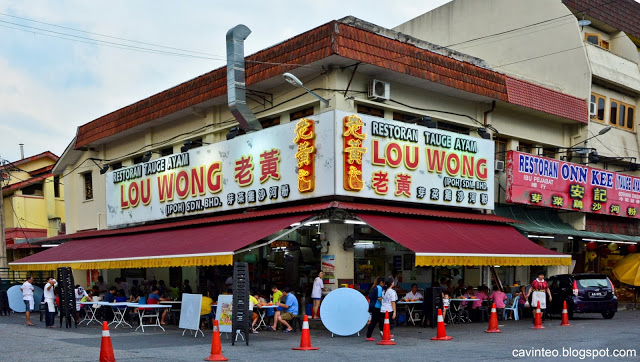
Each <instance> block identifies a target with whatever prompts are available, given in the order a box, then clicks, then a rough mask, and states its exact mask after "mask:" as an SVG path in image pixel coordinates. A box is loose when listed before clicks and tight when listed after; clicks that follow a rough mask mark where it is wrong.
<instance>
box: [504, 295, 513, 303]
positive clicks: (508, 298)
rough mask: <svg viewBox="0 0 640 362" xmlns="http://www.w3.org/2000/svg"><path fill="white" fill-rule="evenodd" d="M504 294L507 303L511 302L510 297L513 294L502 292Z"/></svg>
mask: <svg viewBox="0 0 640 362" xmlns="http://www.w3.org/2000/svg"><path fill="white" fill-rule="evenodd" d="M504 295H506V296H507V304H509V303H511V298H513V294H511V293H504Z"/></svg>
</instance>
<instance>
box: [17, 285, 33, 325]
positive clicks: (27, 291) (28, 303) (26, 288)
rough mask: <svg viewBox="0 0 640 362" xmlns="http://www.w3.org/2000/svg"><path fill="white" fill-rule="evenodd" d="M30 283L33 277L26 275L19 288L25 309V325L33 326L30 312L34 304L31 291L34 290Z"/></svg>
mask: <svg viewBox="0 0 640 362" xmlns="http://www.w3.org/2000/svg"><path fill="white" fill-rule="evenodd" d="M31 283H33V277H32V276H28V277H27V281H26V282H24V284H22V286H21V287H20V290H21V291H22V300H24V306H25V307H26V309H27V311H26V312H25V313H24V315H25V317H26V318H27V325H28V326H35V324H34V323H31V312H33V308H34V304H35V302H34V301H33V291H34V290H35V288H34V287H33V284H31Z"/></svg>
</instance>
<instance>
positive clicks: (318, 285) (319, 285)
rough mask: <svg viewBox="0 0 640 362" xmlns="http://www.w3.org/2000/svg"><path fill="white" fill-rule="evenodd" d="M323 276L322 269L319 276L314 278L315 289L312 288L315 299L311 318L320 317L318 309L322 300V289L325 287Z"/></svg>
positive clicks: (312, 297)
mask: <svg viewBox="0 0 640 362" xmlns="http://www.w3.org/2000/svg"><path fill="white" fill-rule="evenodd" d="M323 276H324V272H322V271H320V272H319V273H318V276H317V277H316V278H315V279H314V280H313V289H312V290H311V299H313V309H312V310H311V319H317V318H318V309H320V302H321V301H322V289H324V282H323V281H322V277H323Z"/></svg>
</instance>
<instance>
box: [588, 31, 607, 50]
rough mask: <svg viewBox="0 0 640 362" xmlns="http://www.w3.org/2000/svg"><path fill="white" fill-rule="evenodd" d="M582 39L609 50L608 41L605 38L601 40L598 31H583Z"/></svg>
mask: <svg viewBox="0 0 640 362" xmlns="http://www.w3.org/2000/svg"><path fill="white" fill-rule="evenodd" d="M584 39H585V40H586V41H588V42H589V43H591V44H593V45H597V46H599V47H601V48H604V49H606V50H609V42H608V41H606V40H602V38H601V37H600V34H598V33H585V34H584Z"/></svg>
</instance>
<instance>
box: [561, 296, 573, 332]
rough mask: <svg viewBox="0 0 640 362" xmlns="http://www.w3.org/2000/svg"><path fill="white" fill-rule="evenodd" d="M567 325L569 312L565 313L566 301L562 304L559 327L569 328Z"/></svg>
mask: <svg viewBox="0 0 640 362" xmlns="http://www.w3.org/2000/svg"><path fill="white" fill-rule="evenodd" d="M570 325H571V324H569V312H567V301H566V300H565V301H564V302H563V303H562V323H561V324H560V326H570Z"/></svg>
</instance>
